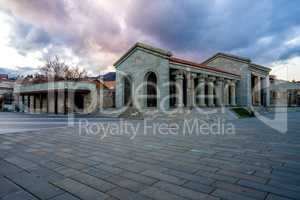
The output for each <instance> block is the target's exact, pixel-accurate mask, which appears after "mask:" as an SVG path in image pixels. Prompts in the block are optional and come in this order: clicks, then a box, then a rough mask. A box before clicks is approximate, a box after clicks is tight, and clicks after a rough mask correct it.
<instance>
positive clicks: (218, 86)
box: [216, 78, 224, 106]
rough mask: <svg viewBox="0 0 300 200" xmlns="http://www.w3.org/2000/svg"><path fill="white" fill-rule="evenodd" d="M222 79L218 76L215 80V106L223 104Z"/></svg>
mask: <svg viewBox="0 0 300 200" xmlns="http://www.w3.org/2000/svg"><path fill="white" fill-rule="evenodd" d="M223 81H224V78H218V79H217V82H216V97H217V98H216V104H217V106H222V105H223V89H222V88H223Z"/></svg>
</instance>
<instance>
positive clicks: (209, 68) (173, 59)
mask: <svg viewBox="0 0 300 200" xmlns="http://www.w3.org/2000/svg"><path fill="white" fill-rule="evenodd" d="M169 60H170V62H172V63H179V64H184V65H190V66H192V67H197V68H201V69H207V70H210V71H215V72H221V73H225V74H230V75H234V76H239V75H238V74H234V73H232V72H228V71H225V70H221V69H217V68H214V67H210V66H208V65H206V64H201V63H196V62H191V61H188V60H184V59H180V58H176V57H170V58H169Z"/></svg>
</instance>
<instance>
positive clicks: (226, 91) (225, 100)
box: [223, 80, 230, 106]
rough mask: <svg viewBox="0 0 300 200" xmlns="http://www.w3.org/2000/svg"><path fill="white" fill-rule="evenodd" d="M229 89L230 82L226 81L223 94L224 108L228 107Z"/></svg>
mask: <svg viewBox="0 0 300 200" xmlns="http://www.w3.org/2000/svg"><path fill="white" fill-rule="evenodd" d="M229 87H230V80H226V81H225V84H224V93H223V98H224V99H223V104H224V106H229Z"/></svg>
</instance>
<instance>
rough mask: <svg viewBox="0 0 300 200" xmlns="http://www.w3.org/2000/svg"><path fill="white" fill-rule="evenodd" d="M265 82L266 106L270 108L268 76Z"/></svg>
mask: <svg viewBox="0 0 300 200" xmlns="http://www.w3.org/2000/svg"><path fill="white" fill-rule="evenodd" d="M264 81H265V84H264V85H265V92H266V96H265V97H266V100H265V101H266V106H270V100H271V99H270V76H269V75H267V76H266V77H265V79H264Z"/></svg>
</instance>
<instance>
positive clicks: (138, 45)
mask: <svg viewBox="0 0 300 200" xmlns="http://www.w3.org/2000/svg"><path fill="white" fill-rule="evenodd" d="M135 49H145V50H148V51H152V52H155V53H157V54H160V55H163V56H166V57H170V56H172V53H171V52H170V51H166V50H164V49H160V48H156V47H153V46H151V45H148V44H144V43H141V42H137V43H136V44H135V45H134V46H133V47H131V48H130V49H129V50H128V51H127V52H126V53H125V54H124V55H123V56H122V57H121V58H119V59H118V60H117V61H116V62H115V63H114V64H113V65H114V66H117V65H119V64H120V63H121V62H122V61H123V60H124V59H125V58H127V56H128V55H130V54H131V53H132V52H133V51H134V50H135Z"/></svg>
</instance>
